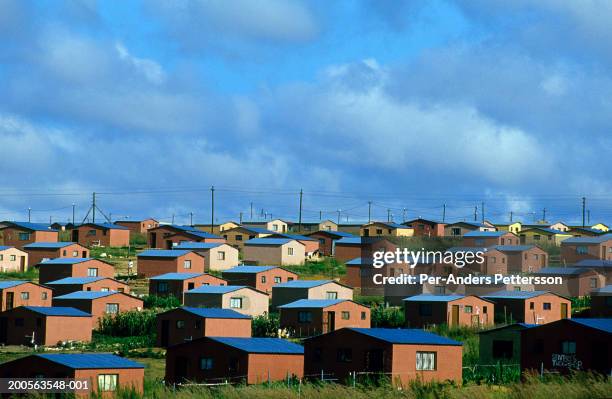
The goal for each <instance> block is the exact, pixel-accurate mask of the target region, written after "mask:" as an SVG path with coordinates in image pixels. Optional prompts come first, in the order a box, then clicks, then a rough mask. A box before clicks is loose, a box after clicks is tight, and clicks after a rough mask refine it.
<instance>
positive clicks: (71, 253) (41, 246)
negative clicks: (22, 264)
mask: <svg viewBox="0 0 612 399" xmlns="http://www.w3.org/2000/svg"><path fill="white" fill-rule="evenodd" d="M23 250H24V251H26V252H27V253H28V266H34V265H37V264H39V263H40V262H44V261H46V260H49V259H55V258H89V249H88V248H86V247H84V246H82V245H81V244H77V243H76V242H34V243H32V244H27V245H24V246H23Z"/></svg>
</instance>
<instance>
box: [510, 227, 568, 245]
mask: <svg viewBox="0 0 612 399" xmlns="http://www.w3.org/2000/svg"><path fill="white" fill-rule="evenodd" d="M519 238H520V241H521V244H533V245H537V244H549V245H561V241H563V240H566V239H568V238H572V234H571V233H568V232H565V231H560V230H555V229H551V228H548V227H533V228H530V229H526V230H521V232H520V233H519Z"/></svg>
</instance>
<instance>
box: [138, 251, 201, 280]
mask: <svg viewBox="0 0 612 399" xmlns="http://www.w3.org/2000/svg"><path fill="white" fill-rule="evenodd" d="M137 258H138V265H137V266H138V275H139V276H142V277H154V276H159V275H160V274H166V273H204V272H205V271H206V266H205V259H204V257H203V256H202V255H200V254H199V253H197V252H193V251H187V250H175V249H147V250H145V251H142V252H141V253H139V254H138V256H137Z"/></svg>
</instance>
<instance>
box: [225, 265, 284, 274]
mask: <svg viewBox="0 0 612 399" xmlns="http://www.w3.org/2000/svg"><path fill="white" fill-rule="evenodd" d="M271 269H278V267H277V266H236V267H232V268H231V269H227V270H223V273H261V272H265V271H268V270H271Z"/></svg>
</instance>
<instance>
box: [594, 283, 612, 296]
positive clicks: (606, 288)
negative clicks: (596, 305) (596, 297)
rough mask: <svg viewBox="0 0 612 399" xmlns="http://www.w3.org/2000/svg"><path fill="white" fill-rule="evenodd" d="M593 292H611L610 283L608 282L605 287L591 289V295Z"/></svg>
mask: <svg viewBox="0 0 612 399" xmlns="http://www.w3.org/2000/svg"><path fill="white" fill-rule="evenodd" d="M593 294H612V285H610V284H608V285H606V286H605V287H601V288H598V289H596V290H593V291H591V295H593Z"/></svg>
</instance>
